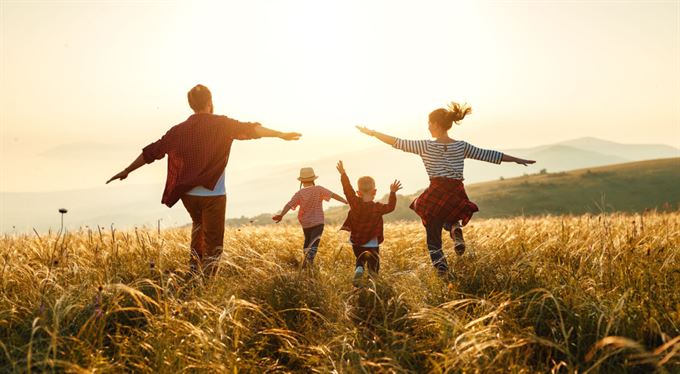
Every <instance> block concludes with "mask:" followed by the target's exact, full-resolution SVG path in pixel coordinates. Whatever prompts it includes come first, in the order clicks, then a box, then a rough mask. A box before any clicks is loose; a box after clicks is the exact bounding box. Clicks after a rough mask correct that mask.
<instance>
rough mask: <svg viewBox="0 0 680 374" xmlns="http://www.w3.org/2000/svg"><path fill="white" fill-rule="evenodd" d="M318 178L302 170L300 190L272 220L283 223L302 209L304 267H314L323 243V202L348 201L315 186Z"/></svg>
mask: <svg viewBox="0 0 680 374" xmlns="http://www.w3.org/2000/svg"><path fill="white" fill-rule="evenodd" d="M316 178H318V176H316V175H315V174H314V169H312V168H302V169H300V176H299V177H298V180H299V181H300V190H299V191H298V192H296V193H295V195H293V198H291V199H290V201H289V202H288V203H287V204H286V205H285V206H284V207H283V210H282V211H281V214H277V215H275V216H274V217H272V219H273V220H274V221H276V223H279V222H281V220H282V219H283V216H285V215H286V213H288V211H289V210H291V209H292V210H295V208H296V207H298V206H299V207H300V211H299V212H298V220H299V221H300V225H301V226H302V231H303V232H304V234H305V243H304V246H303V254H304V260H303V262H302V266H303V267H306V266H307V265H310V266H311V265H313V263H314V257H315V256H316V251H317V249H318V248H319V243H320V242H321V234H323V228H324V216H323V200H326V201H329V200H330V199H331V198H333V199H335V200H337V201H340V202H343V203H345V204H347V201H345V199H343V198H342V197H341V196H339V195H337V194H334V193H333V192H331V191H329V190H328V189H326V188H324V187H321V186H317V185H315V184H314V180H316Z"/></svg>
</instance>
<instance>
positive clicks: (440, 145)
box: [357, 103, 536, 276]
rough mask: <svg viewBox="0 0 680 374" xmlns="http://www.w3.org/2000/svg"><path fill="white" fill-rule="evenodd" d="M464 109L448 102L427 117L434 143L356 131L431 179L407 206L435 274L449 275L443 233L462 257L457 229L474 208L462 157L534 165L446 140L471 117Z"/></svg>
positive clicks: (465, 222)
mask: <svg viewBox="0 0 680 374" xmlns="http://www.w3.org/2000/svg"><path fill="white" fill-rule="evenodd" d="M471 111H472V108H470V107H469V106H467V105H460V104H458V103H451V104H450V105H449V107H448V108H447V109H445V108H439V109H436V110H434V111H432V112H431V113H430V116H429V122H428V124H429V131H430V135H431V136H432V137H433V138H435V140H403V139H397V138H395V137H393V136H389V135H385V134H382V133H379V132H377V131H373V130H369V129H367V128H366V127H360V126H357V128H358V129H359V131H361V132H362V133H364V134H367V135H370V136H375V137H376V138H378V139H379V140H381V141H382V142H384V143H387V144H389V145H391V146H393V147H394V148H396V149H400V150H402V151H404V152H410V153H415V154H417V155H419V156H420V157H421V158H422V160H423V163H424V164H425V170H426V171H427V174H428V176H429V177H430V186H429V187H428V188H427V189H426V190H425V191H424V192H423V193H422V194H421V195H420V196H419V197H418V198H417V199H416V200H415V201H414V202H413V203H412V204H411V209H413V210H414V211H415V212H416V213H417V214H418V216H420V218H421V219H422V221H423V225H424V226H425V231H426V235H427V247H428V250H429V252H430V259H431V260H432V264H433V265H434V267H435V268H437V271H438V273H439V275H442V276H444V275H446V274H448V264H447V262H446V257H444V252H443V251H442V235H441V233H442V228H444V229H446V230H447V231H449V233H450V236H451V238H452V239H453V240H454V243H455V250H456V253H457V254H458V255H462V254H463V253H464V252H465V241H464V239H463V230H462V229H461V226H465V224H467V223H468V221H469V220H470V218H471V217H472V214H473V213H474V212H477V211H478V210H479V209H478V208H477V205H475V204H474V203H473V202H471V201H470V200H469V199H468V196H467V194H466V193H465V188H464V186H463V161H464V159H466V158H472V159H475V160H481V161H487V162H491V163H495V164H500V163H501V162H503V161H509V162H516V163H518V164H522V165H525V166H526V165H528V164H533V163H535V162H536V161H532V160H524V159H521V158H516V157H513V156H510V155H507V154H503V153H501V152H498V151H491V150H485V149H480V148H476V147H474V146H473V145H471V144H469V143H467V142H465V141H462V140H454V139H452V138H450V137H449V134H448V131H449V130H450V129H451V126H452V125H453V123H454V122H455V123H456V124H458V122H459V121H460V120H462V119H463V118H465V116H466V115H468V114H470V112H471Z"/></svg>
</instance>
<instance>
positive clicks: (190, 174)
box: [142, 113, 260, 207]
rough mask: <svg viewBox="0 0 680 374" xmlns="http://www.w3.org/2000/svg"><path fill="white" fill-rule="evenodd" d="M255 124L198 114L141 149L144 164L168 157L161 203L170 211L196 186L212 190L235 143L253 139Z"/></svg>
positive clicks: (255, 136)
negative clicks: (235, 141)
mask: <svg viewBox="0 0 680 374" xmlns="http://www.w3.org/2000/svg"><path fill="white" fill-rule="evenodd" d="M258 126H260V124H259V123H254V122H239V121H237V120H234V119H231V118H228V117H226V116H220V115H215V114H207V113H200V114H194V115H192V116H190V117H189V118H188V119H187V120H186V121H184V122H182V123H180V124H179V125H176V126H174V127H172V128H171V129H170V130H168V132H167V133H165V135H163V137H162V138H160V139H159V140H158V141H156V142H154V143H151V144H149V145H147V146H146V147H144V149H143V151H142V154H143V156H144V161H145V162H146V163H147V164H150V163H152V162H154V161H155V160H160V159H162V158H163V157H165V155H166V154H167V155H168V178H167V180H166V182H165V191H163V199H162V200H161V203H163V204H165V205H167V206H169V207H171V206H173V205H174V204H175V203H176V202H177V201H178V200H179V199H181V198H182V196H183V195H184V194H185V193H187V192H188V191H189V190H191V189H192V188H194V187H196V186H203V187H205V188H208V189H211V190H212V189H214V188H215V184H216V183H217V180H218V179H219V178H220V176H221V175H222V173H223V172H224V169H225V168H226V167H227V162H228V161H229V152H230V151H231V143H232V142H233V141H234V139H239V140H245V139H255V138H257V137H258V136H257V135H256V133H255V129H256V128H257V127H258Z"/></svg>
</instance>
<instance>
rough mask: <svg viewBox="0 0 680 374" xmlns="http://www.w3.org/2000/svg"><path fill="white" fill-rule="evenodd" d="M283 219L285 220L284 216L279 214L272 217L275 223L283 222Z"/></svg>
mask: <svg viewBox="0 0 680 374" xmlns="http://www.w3.org/2000/svg"><path fill="white" fill-rule="evenodd" d="M282 219H283V216H282V215H280V214H277V215H275V216H274V217H272V220H274V222H276V223H279V222H281V220H282Z"/></svg>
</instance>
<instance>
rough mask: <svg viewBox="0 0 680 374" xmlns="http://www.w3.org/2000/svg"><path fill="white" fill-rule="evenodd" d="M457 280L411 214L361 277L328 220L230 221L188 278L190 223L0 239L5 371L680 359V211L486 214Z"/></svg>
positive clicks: (434, 368) (561, 368)
mask: <svg viewBox="0 0 680 374" xmlns="http://www.w3.org/2000/svg"><path fill="white" fill-rule="evenodd" d="M465 232H466V237H467V240H468V247H469V248H468V252H467V253H466V254H465V255H463V256H462V257H457V256H455V255H454V254H453V250H452V248H451V247H452V245H451V243H450V242H447V243H446V250H447V254H448V256H449V263H450V264H451V265H452V269H453V270H454V271H455V280H454V281H452V282H451V283H445V282H442V281H441V280H440V279H439V278H437V277H436V276H435V275H434V273H433V271H432V269H431V266H430V265H429V259H428V256H427V253H426V249H425V245H424V235H423V230H422V228H421V226H420V225H418V224H416V223H391V224H387V225H386V237H387V240H386V242H385V243H384V246H383V247H382V250H381V253H382V269H381V274H380V276H379V277H376V278H375V279H374V280H373V281H371V282H369V283H368V285H367V287H365V288H362V289H355V288H354V287H352V285H351V276H352V271H353V260H354V259H353V255H352V254H351V250H350V248H349V246H348V245H347V244H346V243H345V241H346V238H347V237H346V235H345V234H343V233H340V232H338V231H337V228H335V227H329V228H327V230H326V233H325V234H324V238H323V243H322V246H321V248H320V250H319V257H318V259H317V268H316V269H315V271H313V272H307V271H301V270H300V260H301V258H302V255H301V249H300V247H301V242H302V234H301V230H300V229H299V227H296V226H258V227H253V226H250V227H243V228H240V229H236V228H234V229H229V230H228V231H227V233H226V238H225V241H226V243H225V248H226V249H225V254H224V256H223V257H222V260H221V269H220V272H219V274H218V276H217V277H216V278H214V279H212V280H211V281H210V282H207V283H203V282H202V281H200V280H191V279H189V278H187V277H186V276H185V271H186V269H187V266H186V262H187V257H188V249H187V243H188V240H189V230H188V229H171V230H163V231H161V232H157V231H156V230H153V229H148V230H141V229H140V230H138V231H129V232H111V231H110V230H108V229H105V230H101V231H99V230H93V231H90V230H88V229H83V230H81V231H79V232H70V233H68V234H67V235H63V236H59V235H57V234H56V233H53V234H51V235H48V234H41V235H40V236H38V235H36V234H33V235H27V236H10V235H6V236H4V237H3V238H2V240H1V241H0V257H1V260H0V261H1V262H0V289H1V290H2V291H1V292H0V372H30V371H33V372H44V371H47V372H51V371H55V372H62V371H66V372H90V371H97V372H125V371H135V372H149V373H151V372H161V373H177V372H238V371H244V372H264V371H282V372H285V371H299V372H484V373H486V372H499V373H505V372H515V373H521V372H550V371H552V372H560V373H573V372H588V373H598V372H617V373H618V372H651V371H657V372H660V373H664V372H680V292H678V286H679V285H680V213H677V212H675V213H647V214H644V215H623V214H614V215H612V214H605V215H584V216H574V217H544V218H534V219H531V218H526V219H525V218H514V219H490V220H479V219H478V220H473V221H472V223H471V224H470V225H468V227H467V228H466V231H465Z"/></svg>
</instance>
